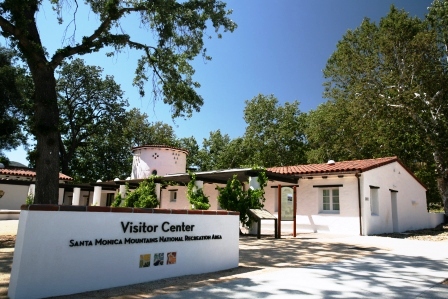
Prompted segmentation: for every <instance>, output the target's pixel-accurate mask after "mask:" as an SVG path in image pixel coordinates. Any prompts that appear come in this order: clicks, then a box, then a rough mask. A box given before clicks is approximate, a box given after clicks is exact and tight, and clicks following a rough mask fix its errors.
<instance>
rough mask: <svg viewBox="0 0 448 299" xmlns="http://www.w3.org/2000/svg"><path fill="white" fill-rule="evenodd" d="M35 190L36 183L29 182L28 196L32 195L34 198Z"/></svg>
mask: <svg viewBox="0 0 448 299" xmlns="http://www.w3.org/2000/svg"><path fill="white" fill-rule="evenodd" d="M35 190H36V185H35V184H31V185H30V187H29V188H28V194H27V195H28V196H32V197H33V198H34V194H35Z"/></svg>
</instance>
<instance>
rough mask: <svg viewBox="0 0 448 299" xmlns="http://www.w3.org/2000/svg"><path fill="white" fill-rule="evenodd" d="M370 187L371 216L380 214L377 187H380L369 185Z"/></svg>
mask: <svg viewBox="0 0 448 299" xmlns="http://www.w3.org/2000/svg"><path fill="white" fill-rule="evenodd" d="M369 187H370V215H371V216H379V215H380V207H379V191H378V190H379V189H380V187H376V186H369Z"/></svg>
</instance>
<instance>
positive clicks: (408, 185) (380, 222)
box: [361, 162, 431, 235]
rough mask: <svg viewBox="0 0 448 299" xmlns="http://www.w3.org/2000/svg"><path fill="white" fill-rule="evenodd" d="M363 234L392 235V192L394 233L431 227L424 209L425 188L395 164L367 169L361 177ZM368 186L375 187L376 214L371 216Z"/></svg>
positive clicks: (425, 208)
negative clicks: (395, 217) (395, 208)
mask: <svg viewBox="0 0 448 299" xmlns="http://www.w3.org/2000/svg"><path fill="white" fill-rule="evenodd" d="M361 181H362V186H363V188H362V191H363V193H362V197H361V198H362V203H363V217H364V218H363V224H364V233H365V234H367V235H372V234H378V233H387V232H393V230H394V228H393V211H392V199H391V197H392V196H393V195H392V192H391V190H394V191H397V192H396V193H395V196H396V198H397V216H398V217H397V223H396V231H398V232H403V231H406V230H413V229H421V228H428V227H430V226H431V224H430V218H429V214H428V212H427V207H426V190H425V188H424V187H423V186H422V185H421V184H420V183H418V181H416V180H415V179H414V177H413V176H412V175H410V174H409V172H408V171H406V169H404V168H403V167H402V166H401V165H400V164H399V163H398V162H394V163H391V164H387V165H384V166H382V167H379V168H375V169H372V170H369V171H367V172H365V173H363V174H362V177H361ZM370 186H374V187H379V189H378V199H379V200H378V202H379V213H378V215H372V212H371V205H370V201H371V198H370Z"/></svg>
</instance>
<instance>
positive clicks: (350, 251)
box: [0, 220, 448, 299]
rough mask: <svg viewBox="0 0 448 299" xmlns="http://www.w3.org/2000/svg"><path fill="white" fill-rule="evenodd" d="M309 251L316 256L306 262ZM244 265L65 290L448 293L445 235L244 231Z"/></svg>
mask: <svg viewBox="0 0 448 299" xmlns="http://www.w3.org/2000/svg"><path fill="white" fill-rule="evenodd" d="M0 223H1V224H2V225H1V226H0V234H2V232H3V233H4V232H11V231H12V232H14V229H16V228H14V221H13V220H11V221H7V222H5V221H1V222H0ZM15 225H17V222H16V223H15ZM14 234H15V232H14ZM313 259H315V260H316V263H317V264H312V265H310V261H313ZM244 269H246V270H250V271H241V273H239V274H238V273H236V274H235V275H232V276H231V278H228V279H226V278H225V274H223V273H221V275H224V276H223V278H224V279H219V278H216V277H215V279H211V278H213V277H214V276H216V275H220V274H219V273H217V274H216V275H215V274H214V273H211V274H206V276H208V278H209V282H208V283H199V284H198V283H197V282H198V281H197V280H196V278H194V277H192V278H191V279H190V280H188V277H187V279H186V280H182V283H181V284H180V285H179V284H177V285H176V284H175V283H174V282H175V280H174V279H172V280H167V281H166V283H167V284H168V285H170V287H171V288H174V289H175V290H174V291H169V292H165V293H158V292H157V290H158V288H157V284H158V283H157V282H154V283H155V284H154V285H155V286H154V288H152V289H151V288H147V286H145V285H141V286H137V285H135V286H130V287H127V288H123V289H122V290H120V291H119V294H117V291H114V289H111V290H103V291H97V292H94V293H84V294H77V295H73V296H67V298H158V299H179V298H212V299H213V298H282V299H283V298H448V285H444V284H442V283H441V282H442V281H444V280H445V279H447V278H448V241H443V242H429V241H415V240H403V239H391V238H384V237H359V236H340V235H330V234H300V235H299V236H298V238H283V239H281V240H276V239H272V238H262V239H261V240H257V239H255V238H247V237H245V238H242V239H241V241H240V269H239V270H244ZM251 269H253V270H251ZM237 272H238V271H237ZM210 279H211V280H210ZM212 280H213V281H212ZM210 281H212V282H210ZM190 286H192V288H190ZM138 287H141V290H139V291H138V292H136V289H137V288H138ZM158 287H159V288H160V287H162V286H161V285H158ZM145 288H146V289H145ZM166 288H169V287H166ZM157 294H161V295H157Z"/></svg>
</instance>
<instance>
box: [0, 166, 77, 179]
mask: <svg viewBox="0 0 448 299" xmlns="http://www.w3.org/2000/svg"><path fill="white" fill-rule="evenodd" d="M0 176H1V177H0V179H4V177H5V176H11V177H14V178H16V177H21V178H23V177H26V178H35V177H36V172H35V171H34V170H33V169H31V168H15V167H14V168H12V167H11V168H0ZM14 178H11V179H14ZM59 179H60V180H64V181H73V178H71V177H69V176H68V175H65V174H62V173H59Z"/></svg>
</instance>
